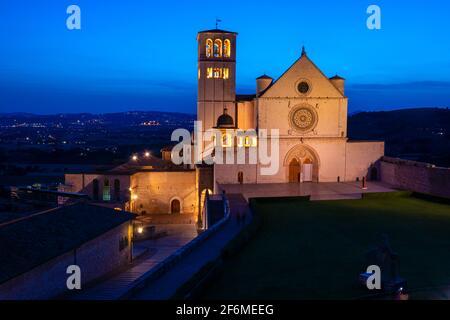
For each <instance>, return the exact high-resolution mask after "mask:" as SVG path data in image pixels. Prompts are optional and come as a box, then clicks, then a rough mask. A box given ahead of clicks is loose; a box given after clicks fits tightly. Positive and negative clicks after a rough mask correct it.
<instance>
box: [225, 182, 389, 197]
mask: <svg viewBox="0 0 450 320" xmlns="http://www.w3.org/2000/svg"><path fill="white" fill-rule="evenodd" d="M220 188H221V189H222V190H225V191H226V192H227V193H240V194H242V195H244V197H245V198H246V199H247V200H248V199H249V198H258V197H296V196H297V197H298V196H306V195H310V196H311V200H338V199H360V198H361V194H362V193H370V192H392V191H396V190H394V189H392V188H391V187H390V186H389V185H387V184H384V183H382V182H367V189H366V190H362V189H361V182H341V183H337V182H320V183H316V182H304V183H270V184H269V183H268V184H243V185H240V184H224V185H220Z"/></svg>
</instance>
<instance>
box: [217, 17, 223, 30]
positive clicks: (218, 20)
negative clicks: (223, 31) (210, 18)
mask: <svg viewBox="0 0 450 320" xmlns="http://www.w3.org/2000/svg"><path fill="white" fill-rule="evenodd" d="M219 22H222V20H220V19H219V18H218V17H216V29H219Z"/></svg>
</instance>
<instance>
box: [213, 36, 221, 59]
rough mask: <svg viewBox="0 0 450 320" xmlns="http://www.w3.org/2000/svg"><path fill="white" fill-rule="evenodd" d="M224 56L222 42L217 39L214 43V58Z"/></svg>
mask: <svg viewBox="0 0 450 320" xmlns="http://www.w3.org/2000/svg"><path fill="white" fill-rule="evenodd" d="M221 56H222V40H220V39H216V40H215V41H214V57H216V58H218V57H221Z"/></svg>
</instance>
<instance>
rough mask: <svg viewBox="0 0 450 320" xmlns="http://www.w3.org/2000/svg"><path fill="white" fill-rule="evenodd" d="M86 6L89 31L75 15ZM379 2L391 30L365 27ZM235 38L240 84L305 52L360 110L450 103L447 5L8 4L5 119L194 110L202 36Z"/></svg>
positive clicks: (248, 87)
mask: <svg viewBox="0 0 450 320" xmlns="http://www.w3.org/2000/svg"><path fill="white" fill-rule="evenodd" d="M71 4H77V5H78V6H80V8H81V27H82V29H81V30H72V31H71V30H68V29H67V28H66V19H67V17H68V15H67V14H66V9H67V7H68V6H69V5H71ZM370 4H377V5H379V6H380V7H381V14H382V17H381V19H382V20H381V23H382V29H381V30H377V31H373V30H369V29H367V27H366V20H367V17H368V14H367V13H366V9H367V7H368V6H369V5H370ZM216 16H218V17H220V19H221V20H222V22H221V23H220V26H219V27H220V28H222V29H226V30H231V31H236V32H238V33H239V35H238V43H237V45H238V49H237V50H238V51H237V87H238V92H239V93H253V92H254V87H255V78H256V77H258V76H259V75H261V74H263V73H266V74H269V75H270V76H272V77H274V78H277V77H279V76H280V75H281V74H282V73H283V72H284V71H285V70H286V69H287V68H288V67H289V66H290V65H291V64H292V63H293V62H294V61H295V60H296V59H297V58H298V57H299V55H300V52H301V46H302V45H303V44H304V45H305V46H306V50H307V53H308V55H309V57H310V58H311V59H312V60H313V61H314V62H315V63H316V64H317V65H318V66H319V68H321V69H322V71H324V72H325V74H327V75H328V76H333V75H334V74H336V73H338V74H339V75H341V76H343V77H345V78H346V79H347V82H346V86H347V87H346V90H347V91H346V93H347V95H348V96H349V99H350V100H349V104H350V110H351V111H356V110H382V109H396V108H403V107H421V106H444V107H449V106H450V36H449V32H450V2H449V1H445V0H428V1H423V0H395V1H394V0H371V1H365V0H340V1H332V0H328V1H326V0H322V1H321V0H308V1H303V0H295V1H294V0H290V1H288V0H276V1H274V0H272V1H268V0H258V1H253V0H251V1H247V0H245V1H244V0H208V1H196V0H192V1H186V0H185V1H182V0H172V1H160V0H158V1H156V0H123V1H118V0H108V1H106V0H71V1H63V0H39V1H33V0H28V1H25V0H3V1H1V2H0V112H34V113H58V112H98V113H101V112H115V111H125V110H165V111H180V112H192V113H193V112H195V110H196V92H197V91H196V85H197V84H196V80H197V43H196V35H197V32H198V31H200V30H204V29H212V28H214V24H215V17H216Z"/></svg>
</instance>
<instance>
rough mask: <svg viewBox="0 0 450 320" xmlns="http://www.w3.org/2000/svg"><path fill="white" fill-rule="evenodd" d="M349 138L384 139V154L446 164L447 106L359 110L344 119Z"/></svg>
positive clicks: (449, 149)
mask: <svg viewBox="0 0 450 320" xmlns="http://www.w3.org/2000/svg"><path fill="white" fill-rule="evenodd" d="M348 136H349V137H350V139H353V140H384V141H385V142H386V155H388V156H394V157H402V158H406V159H411V160H417V161H425V162H430V163H433V164H436V165H440V166H446V167H450V109H448V108H446V109H444V108H418V109H402V110H393V111H381V112H360V113H357V114H353V115H352V116H350V117H349V119H348Z"/></svg>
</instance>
